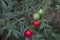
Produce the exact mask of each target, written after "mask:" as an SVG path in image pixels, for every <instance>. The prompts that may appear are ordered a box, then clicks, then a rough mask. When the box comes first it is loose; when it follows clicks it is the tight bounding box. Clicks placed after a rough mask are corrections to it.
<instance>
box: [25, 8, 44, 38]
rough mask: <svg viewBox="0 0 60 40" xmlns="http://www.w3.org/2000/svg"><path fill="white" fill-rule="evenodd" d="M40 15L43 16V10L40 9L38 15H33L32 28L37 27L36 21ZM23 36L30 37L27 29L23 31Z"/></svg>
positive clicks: (30, 33)
mask: <svg viewBox="0 0 60 40" xmlns="http://www.w3.org/2000/svg"><path fill="white" fill-rule="evenodd" d="M41 14H43V9H40V10H39V11H38V13H34V14H33V26H34V27H39V22H38V19H39V18H40V15H41ZM24 36H25V37H27V38H30V37H31V36H32V31H30V30H29V29H26V30H25V31H24Z"/></svg>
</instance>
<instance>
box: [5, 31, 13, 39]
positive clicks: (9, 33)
mask: <svg viewBox="0 0 60 40" xmlns="http://www.w3.org/2000/svg"><path fill="white" fill-rule="evenodd" d="M11 32H12V30H9V32H8V34H7V36H6V39H5V40H7V39H8V37H9V36H10V35H11Z"/></svg>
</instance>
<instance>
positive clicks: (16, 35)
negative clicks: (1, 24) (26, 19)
mask: <svg viewBox="0 0 60 40" xmlns="http://www.w3.org/2000/svg"><path fill="white" fill-rule="evenodd" d="M13 35H14V37H16V38H17V39H18V38H19V37H18V33H17V31H16V30H13Z"/></svg>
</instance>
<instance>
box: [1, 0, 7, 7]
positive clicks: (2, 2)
mask: <svg viewBox="0 0 60 40" xmlns="http://www.w3.org/2000/svg"><path fill="white" fill-rule="evenodd" d="M1 5H2V7H3V8H7V5H6V4H5V2H4V1H3V0H1Z"/></svg>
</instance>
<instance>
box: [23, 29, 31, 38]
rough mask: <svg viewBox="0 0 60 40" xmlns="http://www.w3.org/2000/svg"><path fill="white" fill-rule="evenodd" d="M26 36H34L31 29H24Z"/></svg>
mask: <svg viewBox="0 0 60 40" xmlns="http://www.w3.org/2000/svg"><path fill="white" fill-rule="evenodd" d="M24 36H25V37H27V38H30V37H31V36H32V32H31V31H30V30H29V29H27V30H25V31H24Z"/></svg>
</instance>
